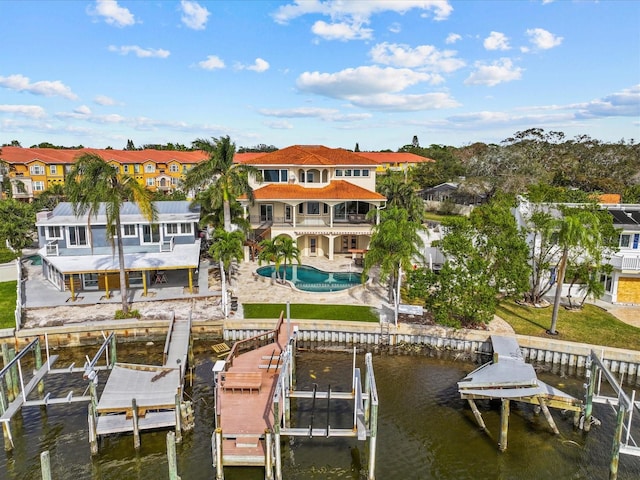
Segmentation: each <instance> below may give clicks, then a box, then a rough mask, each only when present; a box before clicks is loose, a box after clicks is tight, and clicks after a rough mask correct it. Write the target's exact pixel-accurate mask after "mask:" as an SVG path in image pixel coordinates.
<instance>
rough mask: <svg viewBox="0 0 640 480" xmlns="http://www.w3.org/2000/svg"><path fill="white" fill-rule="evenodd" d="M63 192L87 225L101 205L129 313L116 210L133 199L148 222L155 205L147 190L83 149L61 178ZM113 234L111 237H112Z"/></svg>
mask: <svg viewBox="0 0 640 480" xmlns="http://www.w3.org/2000/svg"><path fill="white" fill-rule="evenodd" d="M65 184H66V193H67V197H68V199H69V201H70V202H71V204H72V208H73V213H74V214H75V215H76V216H82V215H85V214H88V222H89V228H90V227H91V217H96V216H97V215H98V213H99V212H100V209H101V207H102V208H104V212H105V215H106V220H107V225H106V227H107V239H108V240H109V242H110V243H111V246H112V247H113V248H116V247H117V250H118V263H119V267H120V295H121V297H122V312H123V313H124V314H125V315H126V314H128V313H129V303H128V302H127V281H126V270H125V263H124V247H123V244H122V234H121V232H122V227H121V224H120V210H121V209H122V206H123V205H124V204H125V203H126V202H128V201H133V202H135V203H136V204H137V205H138V208H139V209H140V212H141V213H142V215H143V216H144V218H146V219H147V220H148V221H149V222H153V221H154V220H155V219H156V217H157V212H156V209H155V206H154V205H153V203H152V202H151V200H150V192H149V191H148V190H147V189H146V188H145V187H144V186H143V185H141V184H139V183H138V182H137V181H136V180H135V178H133V177H131V176H129V175H123V174H120V173H119V172H118V169H117V168H115V167H113V166H111V165H109V163H107V162H106V161H105V160H103V159H102V157H100V156H99V155H96V154H91V153H86V154H83V155H82V156H80V157H79V158H78V160H77V161H76V163H75V164H74V165H73V168H72V169H71V171H70V172H69V174H68V175H67V177H66V179H65ZM114 237H115V238H114Z"/></svg>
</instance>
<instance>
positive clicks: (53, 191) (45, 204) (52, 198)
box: [33, 183, 66, 211]
mask: <svg viewBox="0 0 640 480" xmlns="http://www.w3.org/2000/svg"><path fill="white" fill-rule="evenodd" d="M65 199H66V192H65V189H64V185H62V184H60V183H55V184H53V185H51V186H50V187H49V188H47V189H46V190H45V191H44V192H42V193H41V194H40V195H38V196H37V197H36V198H35V200H34V201H33V204H34V206H35V208H36V211H39V210H53V209H54V208H56V205H58V204H59V203H60V202H64V201H65Z"/></svg>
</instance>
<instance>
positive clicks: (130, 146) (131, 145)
mask: <svg viewBox="0 0 640 480" xmlns="http://www.w3.org/2000/svg"><path fill="white" fill-rule="evenodd" d="M124 149H125V150H137V149H136V146H135V145H134V143H133V140H131V139H128V140H127V146H126V147H124Z"/></svg>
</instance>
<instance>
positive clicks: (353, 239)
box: [236, 145, 386, 260]
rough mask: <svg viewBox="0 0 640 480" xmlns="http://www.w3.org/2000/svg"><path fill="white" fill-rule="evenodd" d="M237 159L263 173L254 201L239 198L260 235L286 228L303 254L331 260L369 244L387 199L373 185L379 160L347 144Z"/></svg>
mask: <svg viewBox="0 0 640 480" xmlns="http://www.w3.org/2000/svg"><path fill="white" fill-rule="evenodd" d="M236 158H237V157H236ZM239 161H240V162H241V163H247V164H250V165H253V166H254V167H256V168H257V169H259V170H260V171H261V173H262V177H263V179H264V181H263V182H262V183H257V182H256V181H255V179H251V186H252V188H253V189H254V192H253V193H254V197H255V202H254V203H253V204H251V202H249V200H248V199H247V197H246V196H245V197H241V198H240V199H239V200H240V203H241V204H242V205H243V207H244V208H245V212H246V213H247V214H248V217H249V220H250V223H251V227H252V228H253V230H254V233H255V235H256V237H257V238H275V237H276V236H278V235H281V234H285V235H288V236H290V237H291V238H293V239H294V240H296V241H297V245H298V248H299V249H300V251H301V255H302V256H303V257H313V256H325V257H328V258H329V259H330V260H332V259H333V258H334V255H335V254H348V253H350V250H366V249H367V248H368V247H369V243H370V241H371V229H372V226H373V225H374V224H375V223H376V222H377V221H379V209H380V208H381V207H383V205H385V202H386V198H385V197H384V196H382V195H380V194H379V193H376V191H375V184H376V178H375V177H376V168H377V165H378V164H377V162H375V161H373V160H370V159H368V158H367V157H366V156H362V155H360V154H357V153H353V152H350V151H348V150H343V149H332V148H327V147H323V146H309V145H295V146H291V147H287V148H284V149H282V150H277V151H275V152H272V153H267V154H263V155H259V156H252V157H251V158H247V159H242V158H240V159H239ZM372 211H374V212H373V213H371V212H372ZM351 253H352V252H351Z"/></svg>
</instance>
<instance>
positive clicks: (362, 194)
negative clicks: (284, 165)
mask: <svg viewBox="0 0 640 480" xmlns="http://www.w3.org/2000/svg"><path fill="white" fill-rule="evenodd" d="M253 194H254V196H255V199H256V200H374V201H384V200H386V199H385V197H384V196H383V195H380V194H379V193H376V192H372V191H371V190H367V189H366V188H362V187H359V186H357V185H354V184H353V183H350V182H347V181H345V180H334V181H333V182H331V183H330V184H329V185H327V186H326V187H322V188H305V187H303V186H301V185H289V184H286V183H272V184H269V185H266V186H264V187H261V188H257V189H255V190H254V191H253ZM246 198H247V197H246V196H242V197H240V199H241V200H242V199H245V200H246Z"/></svg>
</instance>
